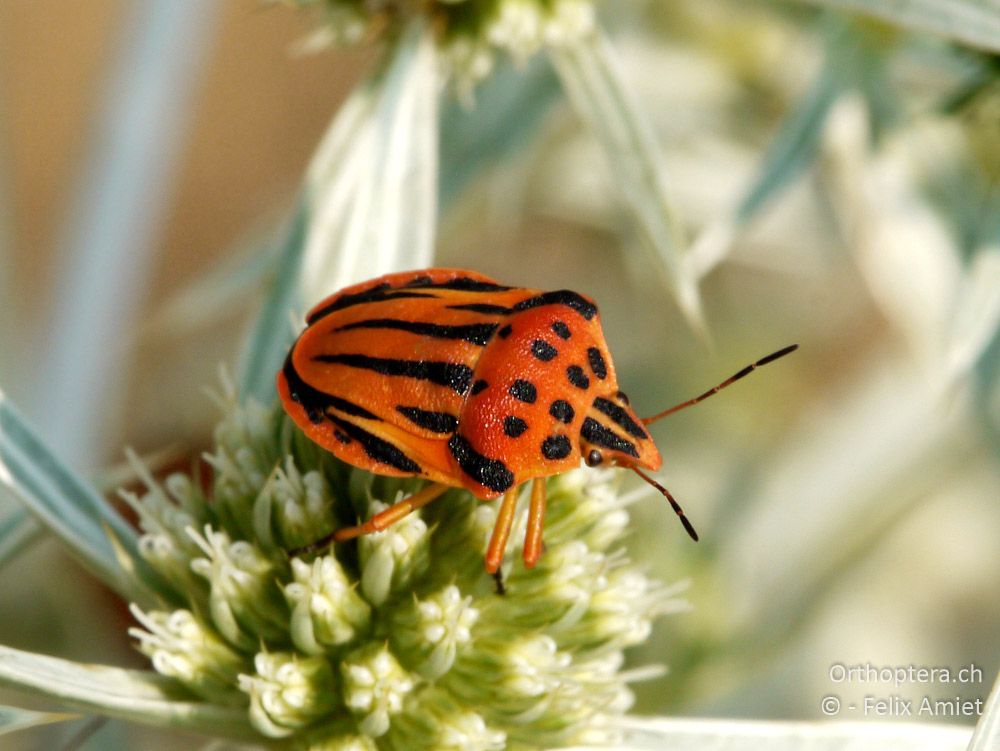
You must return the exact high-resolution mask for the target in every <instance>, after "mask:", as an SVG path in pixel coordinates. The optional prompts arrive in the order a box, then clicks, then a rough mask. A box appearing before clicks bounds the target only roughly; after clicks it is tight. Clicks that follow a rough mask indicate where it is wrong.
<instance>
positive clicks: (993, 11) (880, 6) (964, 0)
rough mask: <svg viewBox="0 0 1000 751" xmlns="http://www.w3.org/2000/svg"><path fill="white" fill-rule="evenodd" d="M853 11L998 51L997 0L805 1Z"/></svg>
mask: <svg viewBox="0 0 1000 751" xmlns="http://www.w3.org/2000/svg"><path fill="white" fill-rule="evenodd" d="M806 2H810V3H812V4H814V5H825V6H827V7H830V8H837V9H839V10H847V11H856V12H859V13H867V14H869V15H872V16H875V17H877V18H881V19H883V20H885V21H889V22H890V23H894V24H898V25H900V26H904V27H906V28H909V29H914V30H917V31H929V32H932V33H934V34H939V35H941V36H943V37H945V38H946V39H950V40H952V41H955V42H959V43H961V44H966V45H969V46H970V47H978V48H980V49H984V50H988V51H991V52H1000V2H997V0H806Z"/></svg>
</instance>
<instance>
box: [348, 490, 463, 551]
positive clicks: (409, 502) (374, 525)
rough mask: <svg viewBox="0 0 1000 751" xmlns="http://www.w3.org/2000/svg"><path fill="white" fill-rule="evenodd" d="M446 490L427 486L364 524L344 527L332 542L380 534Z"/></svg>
mask: <svg viewBox="0 0 1000 751" xmlns="http://www.w3.org/2000/svg"><path fill="white" fill-rule="evenodd" d="M446 490H448V486H447V485H442V484H441V483H437V482H436V483H434V484H433V485H428V486H427V487H426V488H424V489H423V490H421V491H419V492H417V493H414V494H413V495H411V496H410V497H409V498H404V499H403V500H401V501H400V502H399V503H396V504H393V505H392V506H390V507H389V508H387V509H386V510H385V511H380V512H379V513H377V514H375V516H373V517H372V518H371V519H369V520H368V521H366V522H365V523H364V524H359V525H357V526H356V527H344V528H343V529H338V530H337V531H336V532H334V533H333V535H332V537H333V540H334V541H335V542H343V541H344V540H351V539H353V538H355V537H360V536H361V535H368V534H371V533H372V532H381V531H382V530H383V529H385V528H386V527H388V526H390V525H391V524H395V523H396V522H398V521H399V520H400V519H402V518H403V517H404V516H406V515H407V514H409V513H411V512H412V511H416V510H417V509H418V508H420V507H421V506H426V505H427V504H428V503H430V502H431V501H433V500H434V499H435V498H437V497H438V496H439V495H441V494H442V493H444V492H445V491H446Z"/></svg>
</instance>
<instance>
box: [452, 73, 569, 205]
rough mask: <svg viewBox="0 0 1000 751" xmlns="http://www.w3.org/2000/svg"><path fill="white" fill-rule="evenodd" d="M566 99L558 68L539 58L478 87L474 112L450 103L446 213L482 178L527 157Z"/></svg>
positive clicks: (494, 74) (463, 106) (453, 100)
mask: <svg viewBox="0 0 1000 751" xmlns="http://www.w3.org/2000/svg"><path fill="white" fill-rule="evenodd" d="M502 60H503V59H502ZM561 97H562V89H561V88H560V86H559V79H558V78H556V76H555V73H554V71H553V70H552V66H551V65H550V64H549V63H548V61H547V60H546V59H545V57H544V56H543V55H535V56H534V57H532V58H531V60H530V61H529V62H528V63H527V65H526V66H524V67H523V68H521V67H515V65H514V63H512V62H509V61H506V60H503V62H500V63H499V64H498V66H497V69H496V70H495V71H493V73H491V74H490V76H489V78H487V79H486V80H485V81H483V82H482V83H480V84H479V86H478V87H477V89H476V104H475V106H474V107H468V106H465V105H464V104H463V103H461V102H459V101H458V100H456V99H455V98H450V99H449V100H448V102H447V103H446V104H445V106H444V108H443V111H442V113H441V180H440V184H441V188H440V192H439V198H440V203H441V210H442V213H444V212H445V210H446V209H447V208H448V206H449V204H451V202H452V201H453V200H455V199H456V198H458V197H459V196H460V195H461V192H462V189H463V188H464V187H465V186H466V185H468V184H469V183H470V182H472V180H473V179H475V177H476V176H477V175H479V174H480V173H481V172H483V171H484V170H487V169H489V168H490V167H492V166H494V165H498V164H505V163H507V162H508V161H509V160H511V159H517V158H518V156H523V155H524V151H525V148H526V146H527V144H529V143H530V141H531V139H532V138H533V137H534V135H535V133H536V132H537V131H538V129H539V126H540V124H541V123H543V122H544V121H545V116H546V115H547V114H548V113H549V112H550V111H551V110H552V109H553V107H554V105H555V104H556V103H557V102H559V101H560V99H561ZM511 113H517V116H516V117H511Z"/></svg>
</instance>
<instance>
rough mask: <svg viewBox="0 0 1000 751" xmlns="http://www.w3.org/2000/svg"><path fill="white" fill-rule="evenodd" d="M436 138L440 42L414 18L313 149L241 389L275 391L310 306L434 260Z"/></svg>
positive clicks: (260, 393)
mask: <svg viewBox="0 0 1000 751" xmlns="http://www.w3.org/2000/svg"><path fill="white" fill-rule="evenodd" d="M437 147H438V77H437V67H436V59H435V54H434V42H433V39H432V38H431V34H430V32H429V31H428V30H427V28H426V27H425V26H424V24H422V23H419V22H414V24H413V25H411V27H410V28H409V29H408V31H407V32H406V34H404V35H403V36H402V37H401V38H400V39H399V40H398V41H397V43H396V45H395V47H394V49H393V50H392V52H391V54H390V56H389V59H388V60H387V61H386V63H385V64H384V66H383V67H382V68H380V69H379V70H378V71H376V72H375V73H374V74H373V75H372V76H371V77H370V78H369V79H368V80H367V81H366V82H364V83H362V84H361V85H360V86H358V87H357V88H356V89H355V91H354V92H353V93H352V94H351V96H350V98H349V99H348V100H347V101H346V102H345V103H344V104H343V106H342V107H341V109H340V111H339V112H338V113H337V116H336V118H335V119H334V121H333V123H332V125H331V126H330V129H329V131H328V132H327V135H326V136H325V137H324V139H323V141H322V143H321V144H320V146H319V148H318V149H317V152H316V155H315V156H314V157H313V161H312V163H311V165H310V168H309V172H308V174H307V177H306V184H305V189H304V192H303V195H302V197H301V199H300V204H299V208H298V210H297V212H296V215H295V218H294V220H293V222H292V223H291V226H290V228H289V231H288V233H287V239H286V242H285V247H284V249H283V250H282V253H281V258H280V260H279V266H278V272H277V276H276V279H275V282H274V286H273V288H272V290H271V292H270V295H269V297H268V299H267V301H266V303H265V305H264V308H263V310H262V312H261V314H260V317H259V319H258V321H257V324H256V326H255V328H254V331H253V333H252V335H251V339H250V343H249V345H248V347H247V350H246V353H245V355H244V358H243V365H242V368H241V372H242V376H241V378H240V385H241V389H240V393H241V395H243V396H252V397H255V398H257V399H259V400H262V401H268V400H270V399H272V398H273V396H274V386H273V384H274V374H275V372H276V371H277V369H278V368H279V367H280V365H281V359H282V358H283V357H284V354H285V352H286V351H287V349H288V346H289V344H290V343H291V341H292V338H293V336H294V323H293V322H294V321H295V320H297V318H298V317H299V316H300V315H301V313H302V310H303V308H304V307H305V306H307V305H310V304H312V303H313V302H316V301H318V300H319V299H320V298H322V297H323V296H325V295H328V294H331V293H333V292H335V291H336V290H338V289H340V288H342V287H344V286H346V285H348V284H351V283H353V282H357V281H361V280H363V279H367V278H370V277H373V276H378V275H380V274H384V273H387V272H390V271H396V270H401V269H406V268H419V267H423V266H429V265H431V262H432V259H433V256H434V227H435V222H436V220H437V169H438V167H437V162H438V157H437Z"/></svg>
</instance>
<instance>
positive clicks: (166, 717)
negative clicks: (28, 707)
mask: <svg viewBox="0 0 1000 751" xmlns="http://www.w3.org/2000/svg"><path fill="white" fill-rule="evenodd" d="M0 685H3V686H6V687H8V688H12V689H17V690H20V691H27V692H30V693H33V694H41V695H42V696H45V697H48V698H49V699H52V700H54V701H56V702H58V703H59V704H62V705H65V706H67V707H72V708H75V709H81V710H84V711H87V712H91V713H94V714H101V715H106V716H108V717H116V718H118V719H121V720H129V721H132V722H138V723H142V724H146V725H156V726H159V727H176V728H185V729H188V730H194V731H200V732H205V733H210V734H212V735H222V736H227V737H253V732H252V730H251V728H250V724H249V721H248V719H247V713H246V709H244V708H240V707H222V706H218V705H216V704H209V703H208V702H202V701H194V700H192V699H191V696H190V695H189V694H187V693H185V692H183V691H182V690H181V689H180V688H179V687H178V685H177V684H176V683H174V682H173V681H171V680H170V679H168V678H165V677H163V676H161V675H159V674H158V673H153V672H150V671H142V670H125V669H123V668H116V667H111V666H107V665H87V664H82V663H78V662H73V661H71V660H63V659H61V658H58V657H50V656H48V655H41V654H36V653H33V652H24V651H22V650H19V649H12V648H11V647H6V646H0Z"/></svg>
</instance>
